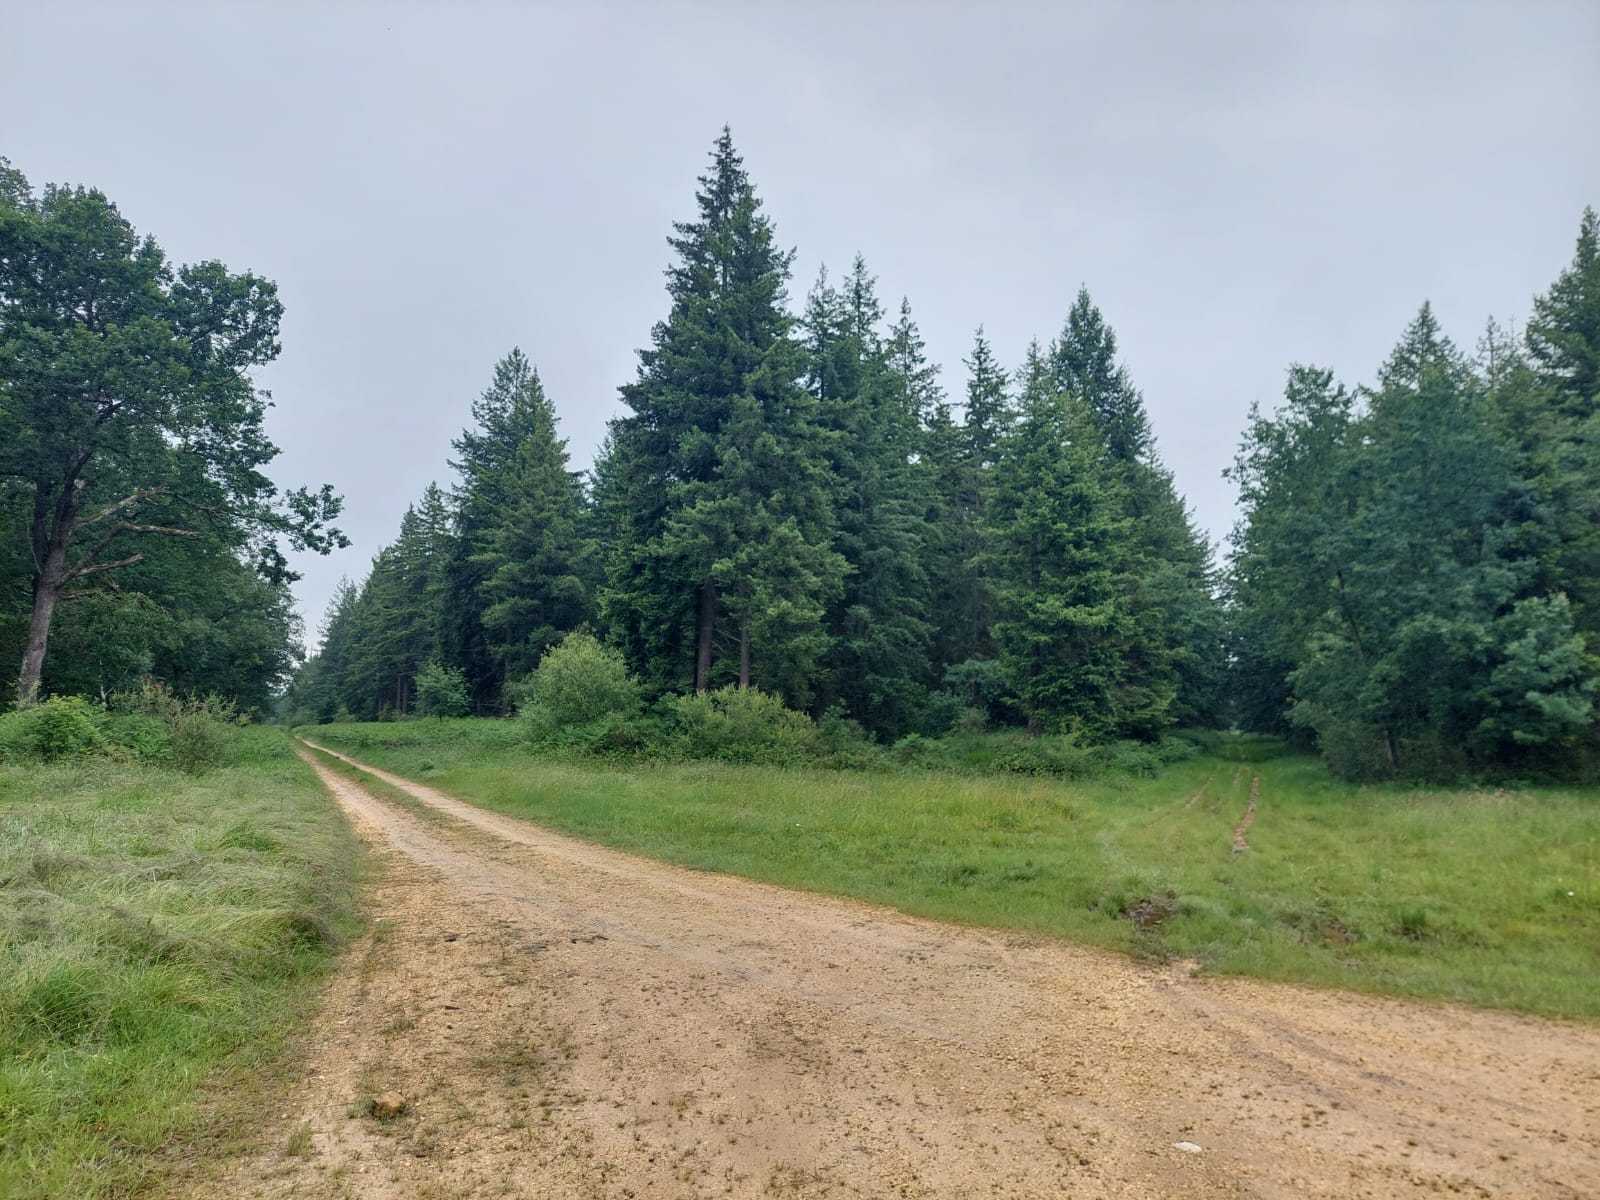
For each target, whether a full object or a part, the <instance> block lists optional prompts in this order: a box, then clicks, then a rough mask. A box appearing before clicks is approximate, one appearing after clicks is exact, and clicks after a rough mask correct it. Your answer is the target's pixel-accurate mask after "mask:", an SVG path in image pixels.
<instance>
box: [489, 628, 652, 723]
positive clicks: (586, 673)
mask: <svg viewBox="0 0 1600 1200" xmlns="http://www.w3.org/2000/svg"><path fill="white" fill-rule="evenodd" d="M510 694H512V695H517V696H521V697H522V703H521V705H520V713H519V715H520V716H521V719H522V722H523V727H524V729H525V731H526V732H527V734H528V736H529V737H531V738H532V739H533V740H534V741H535V742H539V743H543V744H555V745H568V746H574V747H577V748H580V749H584V750H592V751H596V752H604V753H622V752H632V751H635V750H642V749H644V748H645V744H644V742H645V739H644V738H643V736H642V735H641V734H640V733H639V732H638V731H635V730H633V729H631V728H630V727H631V726H632V724H633V722H634V721H635V720H636V719H637V717H638V715H639V708H640V692H639V681H638V680H636V679H635V678H634V677H633V676H632V675H630V674H629V673H628V667H627V664H626V663H624V662H623V661H622V656H621V655H620V654H618V653H617V652H616V651H615V650H611V649H608V648H607V647H605V646H602V645H601V644H600V643H599V642H598V641H596V640H595V638H594V637H593V636H592V635H591V634H588V633H582V632H578V633H569V634H568V635H567V636H566V637H565V638H563V639H562V640H561V641H560V642H559V643H557V644H556V645H554V646H552V647H550V649H549V650H547V651H545V654H544V657H543V658H541V659H540V660H539V666H538V669H537V670H535V671H534V673H533V674H532V675H531V676H529V677H528V678H527V679H526V680H524V681H522V682H521V683H520V684H518V685H516V686H515V687H514V688H513V689H511V692H510Z"/></svg>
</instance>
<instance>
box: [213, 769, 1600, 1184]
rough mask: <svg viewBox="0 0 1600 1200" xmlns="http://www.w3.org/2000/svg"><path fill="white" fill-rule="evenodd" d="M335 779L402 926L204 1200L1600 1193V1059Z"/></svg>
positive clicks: (1462, 1014)
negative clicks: (800, 887)
mask: <svg viewBox="0 0 1600 1200" xmlns="http://www.w3.org/2000/svg"><path fill="white" fill-rule="evenodd" d="M318 769H319V771H321V773H322V776H323V779H324V780H325V782H326V783H327V784H328V786H329V788H330V789H332V791H333V792H334V794H335V796H336V797H337V798H338V800H339V803H340V804H341V805H342V806H343V807H344V808H345V810H346V811H347V812H348V813H349V814H350V816H351V818H352V820H353V821H354V822H355V823H356V825H357V828H358V829H359V830H360V832H361V833H362V835H363V836H364V837H365V838H367V839H368V840H369V841H370V842H371V843H372V844H373V845H374V846H375V847H376V848H377V851H378V853H379V855H380V857H381V858H382V860H383V862H384V864H385V867H384V872H383V877H382V880H381V882H380V884H379V887H378V897H377V904H378V905H379V911H381V912H382V913H383V914H384V920H383V922H382V923H381V925H380V926H379V927H378V930H377V932H376V933H375V934H374V936H373V937H372V938H371V939H369V941H368V943H367V944H366V945H365V946H364V947H362V948H361V949H360V950H359V951H358V953H357V954H356V955H354V956H352V965H351V966H350V967H349V969H347V970H346V971H344V972H343V973H342V974H341V976H340V977H339V978H338V979H337V980H336V981H335V983H334V985H333V988H332V992H331V995H330V997H329V1001H328V1005H327V1008H326V1009H325V1015H326V1019H325V1022H324V1027H323V1028H322V1029H320V1030H319V1031H317V1032H316V1034H315V1035H314V1037H313V1043H314V1044H313V1047H312V1059H311V1067H310V1073H309V1075H308V1078H307V1080H306V1082H305V1083H304V1085H303V1086H302V1087H301V1089H300V1091H299V1093H298V1094H297V1095H296V1096H295V1097H294V1098H293V1100H292V1102H291V1104H290V1105H289V1106H288V1108H287V1109H286V1110H285V1111H284V1112H283V1113H282V1114H281V1115H280V1114H278V1113H273V1114H268V1115H267V1116H266V1119H268V1120H270V1121H271V1122H274V1123H277V1124H280V1125H281V1127H282V1133H281V1136H276V1137H274V1139H273V1145H274V1146H275V1148H274V1149H272V1150H270V1151H269V1152H267V1153H266V1154H264V1155H263V1156H261V1157H260V1158H258V1159H255V1160H252V1161H248V1162H242V1163H239V1164H236V1166H235V1167H234V1168H233V1169H232V1170H231V1172H230V1173H229V1175H228V1176H227V1177H226V1178H223V1179H219V1180H216V1181H213V1183H212V1184H211V1185H210V1186H209V1187H208V1188H206V1189H204V1190H203V1191H202V1192H201V1194H203V1195H208V1196H211V1195H217V1196H220V1195H226V1196H230V1197H232V1196H254V1197H267V1196H351V1197H362V1198H369V1197H381V1198H388V1197H397V1198H398V1197H407V1198H411V1197H417V1198H423V1197H457V1196H461V1197H465V1196H485V1197H498V1196H506V1197H523V1196H526V1197H535V1196H537V1197H568V1196H572V1197H579V1196H581V1197H591V1196H592V1197H623V1198H626V1197H641V1198H642V1197H696V1196H707V1197H710V1196H807V1197H809V1196H838V1197H846V1196H892V1197H921V1196H938V1197H959V1196H1007V1197H1019V1196H1066V1195H1070V1196H1072V1197H1074V1198H1090V1197H1109V1196H1120V1197H1162V1196H1203V1197H1208V1196H1262V1197H1304V1196H1327V1197H1340V1198H1341V1200H1343V1198H1346V1197H1357V1196H1395V1195H1401V1196H1410V1195H1419V1194H1425V1193H1429V1192H1438V1193H1443V1194H1463V1195H1469V1196H1505V1197H1523V1196H1552V1197H1572V1198H1577V1197H1595V1196H1600V1031H1596V1030H1592V1029H1587V1028H1582V1027H1577V1026H1565V1025H1561V1024H1557V1023H1550V1022H1541V1021H1535V1020H1530V1019H1523V1018H1518V1017H1513V1016H1507V1015H1499V1014H1492V1013H1482V1012H1474V1011H1466V1010H1461V1009H1456V1008H1446V1007H1434V1006H1423V1005H1415V1004H1406V1003H1399V1002H1394V1001H1383V1000H1376V999H1368V998H1363V997H1359V996H1351V995H1345V994H1334V993H1322V992H1315V991H1309V990H1304V989H1297V988H1289V987H1277V986H1268V985H1262V984H1255V983H1247V982H1240V981H1216V980H1198V979H1191V978H1189V977H1188V975H1187V973H1186V972H1183V971H1181V970H1172V969H1164V968H1151V967H1144V966H1141V965H1139V964H1136V963H1133V962H1131V961H1128V960H1125V959H1122V958H1118V957H1115V956H1112V955H1108V954H1104V953H1100V952H1095V951H1088V950H1080V949H1075V948H1072V947H1070V946H1065V945H1062V944H1060V943H1057V942H1044V941H1038V940H1034V939H1029V938H1024V937H1017V936H1011V935H1007V934H1004V933H994V932H982V931H975V930H966V929H960V928H953V927H949V926H944V925H939V924H935V923H932V922H928V921H920V920H914V919H911V918H907V917H903V916H899V915H896V914H894V913H891V912H886V911H884V910H882V909H877V908H870V907H867V906H865V905H859V904H854V903H850V902H847V901H839V900H832V899H827V898H823V897H817V896H812V895H806V894H801V893H796V892H790V891H784V890H781V889H778V888H773V887H768V886H764V885H761V884H755V883H750V882H747V881H744V880H739V879H733V878H727V877H722V876H713V875H706V874H700V873H696V872H691V871H687V870H682V869H679V868H674V867H670V866H665V865H661V864H658V863H652V862H648V861H644V860H641V859H637V858H633V857H631V856H628V855H625V854H621V853H617V852H614V851H609V850H605V849H602V848H599V847H595V846H591V845H588V844H586V843H582V842H577V841H574V840H571V839H568V838H565V837H561V836H559V835H556V834H552V833H548V832H546V831H544V830H542V829H539V828H537V827H534V826H531V825H528V824H525V823H523V822H519V821H515V820H512V819H509V818H506V817H502V816H498V815H496V814H492V813H488V812H485V811H483V810H480V809H476V808H472V807H470V806H468V805H465V804H462V803H460V802H458V801H455V800H452V799H450V798H449V797H446V796H443V795H441V794H440V793H438V792H435V791H432V790H430V789H427V788H424V787H420V786H418V785H415V784H410V783H408V782H406V781H404V780H401V779H398V778H397V777H394V776H390V775H387V774H385V773H382V772H376V771H374V772H373V773H374V774H375V775H378V776H379V777H380V778H383V779H385V780H387V781H388V782H390V783H391V784H394V785H395V786H398V787H401V788H404V789H405V790H406V791H407V792H408V793H409V795H410V796H411V797H414V801H409V802H407V803H404V804H401V803H397V802H394V801H392V800H385V799H379V798H376V797H375V796H373V795H371V794H369V793H368V792H367V791H366V790H365V789H364V788H362V787H360V786H357V785H355V784H352V783H350V782H349V781H347V780H345V779H344V778H342V777H340V776H338V775H336V774H334V773H332V772H329V771H327V770H324V769H323V768H321V767H319V768H318ZM385 1091H394V1092H397V1093H399V1094H400V1095H401V1096H403V1097H404V1098H405V1099H406V1101H407V1102H408V1105H409V1109H408V1111H407V1112H406V1113H405V1114H404V1115H402V1116H400V1117H399V1118H397V1119H394V1120H392V1121H387V1122H380V1121H378V1120H375V1119H374V1118H372V1117H371V1116H367V1115H364V1114H363V1111H362V1110H363V1107H364V1104H365V1102H366V1100H367V1099H368V1098H370V1097H372V1096H374V1095H376V1094H378V1093H381V1092H385ZM352 1114H354V1115H352ZM1175 1143H1185V1144H1187V1145H1189V1146H1197V1147H1199V1149H1198V1150H1193V1149H1188V1148H1180V1147H1179V1146H1177V1145H1175Z"/></svg>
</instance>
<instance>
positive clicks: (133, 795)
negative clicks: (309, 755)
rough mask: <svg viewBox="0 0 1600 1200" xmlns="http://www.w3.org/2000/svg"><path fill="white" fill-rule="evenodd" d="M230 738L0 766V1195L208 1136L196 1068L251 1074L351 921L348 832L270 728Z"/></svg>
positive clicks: (105, 1169) (29, 1196)
mask: <svg viewBox="0 0 1600 1200" xmlns="http://www.w3.org/2000/svg"><path fill="white" fill-rule="evenodd" d="M239 739H240V745H239V748H238V753H237V755H236V756H235V761H234V762H233V763H232V765H230V766H228V767H226V768H224V769H220V770H216V771H212V772H209V773H207V774H204V775H200V776H191V775H185V774H181V773H179V772H176V771H172V770H167V769H162V768H159V767H153V766H140V765H129V764H125V763H115V762H110V761H106V760H104V759H98V758H83V759H77V760H71V761H62V762H58V763H55V764H52V765H38V764H34V765H18V764H11V765H0V1196H5V1197H8V1198H10V1200H44V1198H47V1197H48V1198H63V1200H64V1198H68V1197H70V1198H71V1200H79V1198H86V1197H106V1196H124V1195H129V1194H131V1193H134V1192H136V1191H138V1190H140V1189H141V1187H144V1186H145V1185H148V1184H150V1183H151V1182H152V1181H153V1180H154V1179H155V1178H156V1177H157V1176H158V1175H159V1174H160V1173H161V1171H162V1170H163V1169H171V1168H172V1167H173V1166H174V1165H178V1164H180V1163H181V1161H182V1157H183V1156H182V1155H181V1154H178V1153H171V1152H170V1151H172V1150H173V1148H174V1147H175V1146H176V1145H178V1143H179V1141H180V1139H182V1140H188V1139H199V1138H205V1137H207V1136H210V1135H213V1134H216V1133H218V1132H219V1131H218V1130H216V1129H214V1128H213V1126H215V1124H216V1123H217V1121H218V1111H217V1109H216V1106H215V1104H214V1103H213V1102H212V1101H211V1100H208V1099H207V1089H208V1085H209V1086H210V1087H211V1088H212V1089H215V1088H216V1086H217V1084H218V1082H219V1080H222V1079H226V1080H229V1081H234V1082H238V1083H239V1084H240V1085H241V1086H242V1087H244V1088H245V1089H246V1090H247V1094H248V1089H250V1088H251V1087H252V1086H260V1084H259V1082H258V1081H259V1080H260V1079H261V1078H262V1077H263V1072H269V1071H270V1069H271V1067H272V1066H273V1065H274V1064H275V1063H276V1062H277V1061H278V1056H279V1055H280V1054H281V1051H282V1049H283V1046H284V1038H285V1036H286V1031H287V1030H290V1029H292V1028H294V1026H295V1021H294V1018H295V1016H297V1015H299V1014H302V1013H304V1012H305V1011H307V1008H308V1006H309V1004H310V1003H311V1001H312V1000H313V998H314V994H315V991H316V988H315V984H316V980H317V977H318V976H319V975H320V973H321V972H322V971H323V970H324V968H325V967H326V966H327V965H328V964H329V962H330V960H331V958H332V953H333V949H334V947H335V945H336V944H337V942H338V941H339V940H340V939H341V938H342V937H343V936H345V935H347V934H349V933H350V932H352V930H353V928H354V922H355V911H354V903H355V885H356V879H355V874H356V871H357V869H358V868H357V864H358V861H359V856H358V853H357V849H356V844H355V842H354V840H353V838H352V836H351V834H350V832H349V830H348V828H347V827H346V825H345V824H344V822H343V821H342V819H341V818H340V817H339V815H338V813H337V811H336V810H335V809H334V808H333V806H332V805H331V804H330V802H329V800H328V798H327V795H326V793H325V792H324V791H323V790H322V789H321V788H320V786H319V785H318V784H317V782H316V779H315V777H314V776H313V775H312V773H311V772H310V771H309V770H308V769H307V768H306V766H305V764H303V763H302V762H300V761H299V760H298V759H297V758H295V757H294V755H293V753H292V751H291V747H290V743H289V741H288V739H287V738H286V737H285V736H284V734H283V733H282V732H281V731H279V730H272V729H250V730H244V731H242V732H241V733H240V734H239ZM227 1111H228V1108H227V1106H226V1105H224V1108H223V1110H222V1115H224V1116H226V1115H227ZM163 1151H167V1152H168V1153H163Z"/></svg>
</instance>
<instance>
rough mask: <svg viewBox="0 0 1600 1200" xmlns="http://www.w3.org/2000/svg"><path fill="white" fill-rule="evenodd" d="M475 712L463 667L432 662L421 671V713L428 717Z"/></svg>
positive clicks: (419, 698)
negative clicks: (468, 692) (468, 693)
mask: <svg viewBox="0 0 1600 1200" xmlns="http://www.w3.org/2000/svg"><path fill="white" fill-rule="evenodd" d="M471 711H472V701H471V700H470V698H469V697H468V695H467V676H466V674H465V672H463V671H462V670H461V668H460V667H447V666H444V665H443V664H441V663H436V662H431V663H428V664H427V665H426V666H424V667H423V668H422V669H421V670H420V671H418V672H417V713H418V714H419V715H421V716H424V717H464V716H466V715H467V714H468V713H469V712H471Z"/></svg>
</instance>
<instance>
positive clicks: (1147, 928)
mask: <svg viewBox="0 0 1600 1200" xmlns="http://www.w3.org/2000/svg"><path fill="white" fill-rule="evenodd" d="M305 732H306V733H307V734H308V735H309V736H312V737H313V738H315V739H316V740H318V741H320V742H322V743H324V744H326V745H328V746H330V747H332V748H334V749H338V750H342V751H344V752H346V753H349V754H352V755H354V756H355V757H358V758H361V759H363V760H365V761H369V762H371V763H373V764H375V765H378V766H382V767H386V768H388V769H390V770H393V771H395V772H398V773H400V774H403V775H407V776H409V777H412V778H415V779H419V780H423V781H426V782H427V783H429V784H431V785H433V786H436V787H439V788H442V789H444V790H446V791H448V792H450V793H452V794H454V795H456V796H459V797H461V798H462V799H465V800H470V801H472V802H474V803H477V804H480V805H482V806H484V807H486V808H490V809H494V810H496V811H499V812H504V813H509V814H511V815H514V816H518V817H524V818H527V819H529V820H532V821H537V822H539V823H541V824H544V825H547V826H550V827H552V828H555V829H561V830H564V831H566V832H568V833H572V834H575V835H577V836H580V837H584V838H588V839H591V840H593V841H597V842H603V843H606V844H608V845H612V846H617V847H621V848H623V849H627V850H632V851H636V852H638V853H641V854H646V855H650V856H653V857H656V858H661V859H665V860H668V861H670V862H675V863H680V864H683V865H685V866H689V867H694V868H700V869H704V870H709V871H722V872H729V873H733V874H738V875H744V876H748V877H750V878H753V879H761V880H766V881H769V882H772V883H778V884H784V885H788V886H791V887H798V888H807V889H811V890H815V891H820V892H828V893H834V894H838V895H844V896H853V897H857V898H860V899H863V900H868V901H873V902H877V903H881V904H886V905H891V906H893V907H895V908H898V909H901V910H902V911H905V912H909V913H916V914H919V915H922V916H928V917H935V918H939V919H942V920H948V921H957V922H964V923H971V924H976V925H984V926H993V927H998V928H1005V929H1015V930H1021V931H1025V932H1028V933H1034V934H1044V935H1052V936H1060V937H1065V938H1070V939H1072V940H1074V941H1077V942H1083V943H1087V944H1091V945H1096V946H1104V947H1108V948H1111V949H1115V950H1121V951H1128V952H1132V953H1135V954H1141V955H1151V956H1157V957H1166V956H1172V957H1181V958H1192V959H1195V960H1197V961H1198V962H1199V963H1200V964H1201V965H1202V966H1203V967H1204V968H1206V969H1208V970H1210V971H1213V972H1218V973H1226V974H1238V975H1249V976H1255V977H1258V978H1264V979H1275V980H1285V981H1293V982H1299V983H1309V984H1317V985H1325V986H1336V987H1343V988H1353V989H1359V990H1363V991H1370V992H1378V993H1387V994H1391V995H1403V996H1414V997H1424V998H1428V999H1437V1000H1451V1001H1460V1002H1463V1003H1468V1004H1474V1005H1481V1006H1490V1007H1500V1008H1508V1009H1515V1010H1521V1011H1525V1012H1532V1013H1540V1014H1545V1015H1551V1016H1564V1017H1576V1018H1583V1019H1588V1020H1594V1019H1597V1018H1600V987H1596V985H1595V980H1596V978H1597V977H1600V788H1592V787H1591V788H1584V789H1569V788H1545V787H1540V788H1527V789H1516V790H1505V789H1492V790H1491V789H1465V790H1440V789H1422V788H1413V787H1400V786H1366V787H1358V786H1354V785H1350V784H1346V783H1342V782H1340V781H1338V780H1336V779H1334V778H1332V777H1331V776H1330V775H1329V774H1328V772H1327V771H1326V770H1325V769H1324V767H1323V766H1322V765H1321V763H1320V762H1319V761H1318V760H1317V759H1315V758H1310V757H1302V756H1295V755H1285V754H1282V753H1281V752H1280V753H1278V754H1276V755H1275V756H1274V754H1273V753H1272V752H1271V750H1270V748H1268V747H1265V746H1263V745H1260V744H1252V745H1250V746H1247V747H1243V748H1242V751H1243V752H1239V751H1240V749H1241V748H1231V749H1229V750H1228V751H1227V753H1229V754H1231V755H1232V757H1230V758H1224V757H1221V756H1217V755H1211V756H1206V757H1201V758H1198V759H1193V760H1191V761H1188V762H1184V763H1179V764H1175V765H1172V766H1169V767H1167V768H1165V769H1164V770H1162V771H1161V772H1160V773H1159V774H1158V775H1157V776H1155V777H1154V778H1141V777H1136V776H1129V775H1107V776H1103V777H1101V778H1098V779H1094V780H1088V781H1079V782H1070V783H1068V782H1059V781H1052V780H1044V779H1033V778H1025V777H1018V776H1005V775H979V774H957V773H951V772H930V771H920V770H900V771H842V770H791V769H778V768H770V767H740V766H728V765H719V764H709V763H700V764H664V765H650V764H644V765H618V764H606V763H598V762H587V761H574V760H557V759H549V758H540V757H537V756H536V755H534V754H533V753H532V752H530V751H529V750H527V749H525V748H524V747H523V746H522V744H521V743H520V742H519V740H518V734H517V728H516V726H515V724H514V723H512V722H493V721H436V720H435V721H418V722H412V723H404V724H386V725H330V726H319V727H316V728H314V729H310V730H307V731H305ZM1241 760H1243V761H1241ZM1258 775H1259V777H1260V779H1261V791H1260V802H1259V807H1258V811H1257V813H1256V815H1255V819H1254V822H1253V823H1252V824H1251V825H1250V827H1249V829H1248V831H1247V833H1246V837H1247V839H1248V844H1249V849H1248V850H1246V851H1244V852H1243V853H1235V852H1234V851H1233V830H1234V827H1235V825H1236V824H1237V823H1239V821H1240V819H1241V817H1242V816H1243V814H1244V811H1245V808H1246V805H1247V803H1248V799H1249V793H1250V787H1251V783H1252V780H1253V779H1254V778H1255V777H1256V776H1258Z"/></svg>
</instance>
